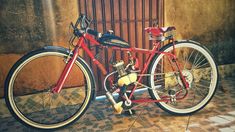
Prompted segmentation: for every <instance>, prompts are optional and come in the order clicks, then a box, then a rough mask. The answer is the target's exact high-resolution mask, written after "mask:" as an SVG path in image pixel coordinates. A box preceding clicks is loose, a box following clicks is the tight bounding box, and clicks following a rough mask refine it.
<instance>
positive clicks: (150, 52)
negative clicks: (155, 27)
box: [52, 33, 189, 103]
mask: <svg viewBox="0 0 235 132" xmlns="http://www.w3.org/2000/svg"><path fill="white" fill-rule="evenodd" d="M85 40H89V41H90V43H91V44H92V45H97V46H101V47H104V48H107V46H102V45H101V44H100V43H99V42H97V41H96V40H95V39H94V38H93V37H92V36H91V35H90V34H87V33H86V34H84V35H83V36H82V37H79V39H78V42H77V44H76V45H75V48H74V50H73V55H72V57H71V58H70V60H69V61H68V63H67V65H66V66H65V68H64V70H63V72H62V74H61V76H60V78H59V80H58V81H57V84H56V86H55V87H54V88H53V89H52V92H53V93H59V92H60V91H61V89H62V87H63V85H64V82H65V80H66V78H67V76H68V75H69V73H70V71H71V69H72V67H73V65H74V62H75V60H76V58H77V57H78V54H79V49H80V48H81V49H83V50H84V51H85V53H86V54H87V55H88V56H89V57H90V58H91V60H92V62H93V63H94V64H95V65H97V67H98V68H99V69H100V70H101V72H102V74H103V75H107V71H106V69H105V67H104V66H103V65H102V64H101V63H100V62H99V61H98V60H97V59H96V58H95V56H94V54H93V53H92V52H91V51H90V49H89V48H88V47H87V44H86V42H85ZM170 41H172V42H173V53H168V52H161V51H159V50H158V49H159V48H160V42H153V48H152V49H151V50H148V49H141V48H120V47H115V46H113V47H111V48H112V49H113V50H120V51H129V52H132V53H135V52H136V53H145V54H148V57H147V61H146V62H145V63H144V67H143V69H142V70H141V72H140V74H145V73H146V71H147V68H148V66H149V64H150V61H151V60H152V58H153V57H154V55H155V54H164V55H167V56H169V57H170V58H172V59H174V60H175V61H174V62H175V64H176V67H177V69H178V72H179V74H180V78H181V80H182V82H183V85H184V87H185V88H188V87H189V86H188V83H187V82H186V80H185V78H184V77H183V74H182V71H181V69H180V66H179V64H178V63H177V61H176V56H175V46H174V45H175V44H174V39H173V38H172V39H171V40H169V42H170ZM173 70H174V71H175V69H173ZM142 77H143V76H139V77H138V79H137V82H140V81H141V80H142ZM136 88H137V85H135V86H134V87H133V88H132V90H131V94H130V96H129V99H130V100H131V97H132V96H133V94H134V91H135V90H136ZM186 96H187V93H186V94H185V95H184V96H183V97H179V98H177V100H181V99H183V98H185V97H186ZM162 98H163V99H162V100H153V99H138V100H132V102H134V103H143V102H168V101H170V97H169V96H166V97H162Z"/></svg>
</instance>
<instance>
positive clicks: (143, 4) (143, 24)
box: [142, 0, 146, 62]
mask: <svg viewBox="0 0 235 132" xmlns="http://www.w3.org/2000/svg"><path fill="white" fill-rule="evenodd" d="M144 28H145V0H142V48H143V49H145V44H146V43H145V31H144ZM144 61H145V54H144V55H143V62H144Z"/></svg>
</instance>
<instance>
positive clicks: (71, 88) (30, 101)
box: [5, 48, 94, 129]
mask: <svg viewBox="0 0 235 132" xmlns="http://www.w3.org/2000/svg"><path fill="white" fill-rule="evenodd" d="M67 56H68V52H67V51H66V50H61V48H60V49H59V48H57V49H56V48H43V49H39V50H36V51H33V52H30V53H29V54H27V55H25V56H23V57H22V58H21V59H20V60H19V61H18V62H17V63H16V64H15V65H14V66H13V67H12V69H11V70H10V72H9V74H8V76H7V79H6V82H5V99H6V104H7V106H8V108H9V110H10V112H11V113H12V115H13V116H14V117H15V118H16V119H17V120H19V121H21V122H22V123H23V124H26V125H28V126H30V127H34V128H38V129H56V128H60V127H63V126H66V125H68V124H70V123H72V122H74V121H75V120H77V119H79V118H80V117H81V116H82V115H83V114H84V113H85V111H86V109H87V108H88V106H89V104H90V102H91V98H92V96H93V93H94V91H93V88H94V82H93V81H94V80H93V79H92V74H91V72H90V71H89V68H88V67H87V65H86V64H85V62H84V61H82V59H80V58H77V60H76V61H75V64H74V65H73V68H72V70H71V72H70V74H69V76H68V78H67V80H66V81H65V84H64V86H63V88H62V90H61V91H60V93H53V92H52V88H53V87H54V86H55V85H56V82H57V81H58V79H59V77H60V75H61V73H62V71H63V69H64V67H65V65H66V61H65V60H66V58H67Z"/></svg>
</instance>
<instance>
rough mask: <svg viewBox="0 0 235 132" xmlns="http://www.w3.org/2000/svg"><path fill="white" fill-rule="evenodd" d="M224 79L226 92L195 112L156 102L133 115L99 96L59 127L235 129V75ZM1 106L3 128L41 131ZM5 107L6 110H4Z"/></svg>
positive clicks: (178, 131) (228, 131)
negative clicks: (180, 112) (175, 112)
mask: <svg viewBox="0 0 235 132" xmlns="http://www.w3.org/2000/svg"><path fill="white" fill-rule="evenodd" d="M222 82H223V83H222V86H223V87H224V89H225V90H226V93H223V92H222V91H221V90H217V92H216V94H215V97H214V98H213V99H212V101H211V102H210V103H209V104H208V105H207V106H206V107H205V108H204V109H203V110H201V111H199V112H198V113H195V114H194V115H191V116H172V115H169V114H167V113H166V112H164V111H162V110H161V109H160V108H158V107H157V106H156V105H155V104H154V103H148V104H143V105H141V106H138V107H136V108H135V110H136V114H135V115H133V116H127V115H125V114H122V115H115V114H113V110H112V108H111V107H110V106H109V105H108V102H107V100H98V101H95V102H94V103H92V104H91V106H90V108H89V109H88V111H87V113H86V115H85V116H83V117H82V119H80V120H79V121H77V122H75V123H74V124H72V125H70V126H67V127H65V128H63V129H59V130H57V131H61V132H62V131H84V132H93V131H100V132H103V131H114V132H126V131H133V132H138V131H141V132H142V131H146V132H151V131H153V132H156V131H166V132H167V131H169V132H174V131H175V132H184V131H190V132H198V131H200V132H207V131H222V132H235V78H229V79H224V80H223V81H222ZM143 94H144V95H147V94H145V93H143ZM0 108H1V110H0V131H1V132H2V131H38V130H33V129H31V128H27V127H25V126H23V125H22V124H21V123H19V122H18V121H16V120H15V119H14V118H12V117H11V116H9V114H7V112H6V110H7V109H6V108H5V104H4V101H2V102H0ZM3 111H5V113H1V112H3ZM187 128H188V129H187Z"/></svg>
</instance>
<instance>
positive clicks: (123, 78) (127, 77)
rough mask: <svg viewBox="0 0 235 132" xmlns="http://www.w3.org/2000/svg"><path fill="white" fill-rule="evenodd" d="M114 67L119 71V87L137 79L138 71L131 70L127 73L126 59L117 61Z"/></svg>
mask: <svg viewBox="0 0 235 132" xmlns="http://www.w3.org/2000/svg"><path fill="white" fill-rule="evenodd" d="M113 67H115V68H116V69H117V71H118V75H119V76H118V81H117V84H118V86H119V87H122V86H124V85H126V86H128V85H130V84H132V83H134V82H136V80H137V73H135V72H130V73H127V72H126V70H125V69H124V61H122V60H121V61H119V62H116V63H115V64H114V65H113Z"/></svg>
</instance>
